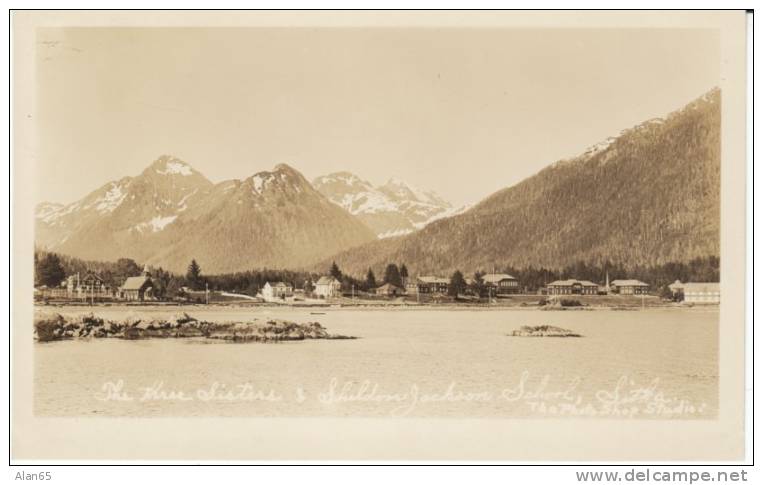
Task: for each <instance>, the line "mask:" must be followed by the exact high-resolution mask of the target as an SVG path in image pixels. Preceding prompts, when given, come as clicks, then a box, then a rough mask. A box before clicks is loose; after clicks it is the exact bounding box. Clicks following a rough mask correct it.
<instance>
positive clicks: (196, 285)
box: [185, 259, 202, 290]
mask: <svg viewBox="0 0 763 485" xmlns="http://www.w3.org/2000/svg"><path fill="white" fill-rule="evenodd" d="M185 279H186V280H188V286H190V287H191V288H192V289H194V290H199V289H201V284H202V281H201V267H199V263H197V262H196V260H195V259H192V260H191V264H189V265H188V271H187V272H186V274H185Z"/></svg>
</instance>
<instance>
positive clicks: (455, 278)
mask: <svg viewBox="0 0 763 485" xmlns="http://www.w3.org/2000/svg"><path fill="white" fill-rule="evenodd" d="M465 289H466V280H465V279H464V275H463V273H461V271H459V270H456V271H455V272H454V273H453V275H452V276H451V277H450V287H449V288H448V294H449V295H450V296H458V295H459V294H460V293H463V292H464V290H465Z"/></svg>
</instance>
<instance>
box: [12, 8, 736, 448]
mask: <svg viewBox="0 0 763 485" xmlns="http://www.w3.org/2000/svg"><path fill="white" fill-rule="evenodd" d="M12 17H13V18H12V20H13V30H14V32H13V39H14V51H13V53H14V58H13V68H14V78H13V80H14V86H13V89H14V92H13V101H14V111H13V130H14V134H13V142H14V147H15V148H14V151H13V167H14V177H15V178H14V180H13V183H14V185H13V189H14V198H13V202H14V221H15V222H14V226H13V237H14V239H13V241H14V253H13V254H14V261H13V263H14V267H13V285H12V287H13V292H14V296H13V297H14V303H15V309H14V312H13V314H12V320H11V332H12V336H13V339H12V352H13V355H14V359H13V362H12V364H13V368H14V370H13V379H14V380H13V393H14V399H13V421H12V426H13V437H12V438H13V440H12V448H11V451H12V455H13V457H14V458H18V459H78V460H95V459H101V460H127V459H137V460H152V459H159V460H183V459H195V460H239V459H240V460H269V459H335V460H336V459H339V460H344V459H347V460H351V459H364V460H374V459H393V460H402V459H462V460H503V461H512V460H700V459H702V460H715V461H723V460H733V459H742V458H743V457H744V421H743V417H744V335H745V320H744V308H745V306H744V305H745V299H744V298H745V296H744V295H745V287H744V270H745V265H746V261H745V254H744V237H743V236H742V235H743V234H744V231H745V226H744V221H745V206H744V201H745V199H744V197H745V182H746V178H745V140H746V135H745V130H746V124H745V106H746V99H745V75H746V74H745V58H744V55H745V47H746V32H745V29H746V24H745V19H744V12H661V13H657V12H608V13H604V12H543V13H540V12H535V13H533V12H428V13H423V12H323V13H318V12H121V13H120V12H114V13H103V12H101V13H97V12H16V13H15V14H14V15H13V16H12ZM190 444H193V446H190ZM529 444H531V445H532V446H528V445H529Z"/></svg>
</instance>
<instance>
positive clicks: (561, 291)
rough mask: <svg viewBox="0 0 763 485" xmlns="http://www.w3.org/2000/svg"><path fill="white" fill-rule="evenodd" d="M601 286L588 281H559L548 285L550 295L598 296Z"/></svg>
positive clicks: (547, 291) (547, 290)
mask: <svg viewBox="0 0 763 485" xmlns="http://www.w3.org/2000/svg"><path fill="white" fill-rule="evenodd" d="M598 292H599V285H597V284H596V283H592V282H590V281H587V280H574V279H570V280H557V281H553V282H551V283H549V284H547V285H546V293H548V294H549V295H596V294H597V293H598Z"/></svg>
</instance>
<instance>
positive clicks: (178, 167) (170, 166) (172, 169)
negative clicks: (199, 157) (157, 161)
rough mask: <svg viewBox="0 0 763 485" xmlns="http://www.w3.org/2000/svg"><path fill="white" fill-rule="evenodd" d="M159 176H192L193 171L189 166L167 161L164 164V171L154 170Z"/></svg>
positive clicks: (183, 163)
mask: <svg viewBox="0 0 763 485" xmlns="http://www.w3.org/2000/svg"><path fill="white" fill-rule="evenodd" d="M156 173H158V174H160V175H183V176H188V175H193V169H192V168H191V166H190V165H188V164H187V163H185V162H181V161H169V162H167V163H165V164H164V170H159V169H157V170H156Z"/></svg>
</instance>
